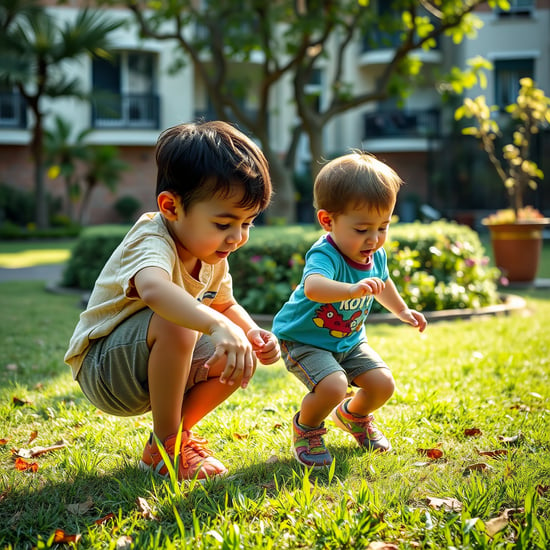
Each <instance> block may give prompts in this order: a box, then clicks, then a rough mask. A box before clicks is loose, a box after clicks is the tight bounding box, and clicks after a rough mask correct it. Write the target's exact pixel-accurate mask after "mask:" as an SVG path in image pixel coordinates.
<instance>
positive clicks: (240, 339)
mask: <svg viewBox="0 0 550 550" xmlns="http://www.w3.org/2000/svg"><path fill="white" fill-rule="evenodd" d="M210 336H211V338H212V341H213V344H214V346H215V351H214V354H213V355H212V357H210V358H209V359H208V361H207V362H206V366H208V367H209V366H211V365H215V364H216V363H217V362H218V361H224V362H225V368H224V369H223V372H222V374H221V375H220V382H221V383H222V384H226V383H227V384H228V385H230V386H232V385H233V384H235V381H236V380H239V378H240V379H241V387H243V388H246V386H247V385H248V382H249V381H250V379H251V378H252V375H253V374H254V369H255V368H256V357H255V356H254V353H253V352H252V346H251V344H250V342H249V341H248V340H247V339H246V336H245V334H244V332H243V331H242V330H241V329H240V328H239V327H238V326H237V325H234V324H233V323H227V324H225V323H219V324H217V325H216V327H214V329H213V330H212V332H211V333H210Z"/></svg>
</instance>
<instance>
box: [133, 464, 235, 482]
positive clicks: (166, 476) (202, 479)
mask: <svg viewBox="0 0 550 550" xmlns="http://www.w3.org/2000/svg"><path fill="white" fill-rule="evenodd" d="M138 468H139V469H140V470H142V471H144V472H151V473H152V474H154V475H156V476H158V477H161V478H162V479H170V474H168V473H166V474H159V473H158V472H157V471H155V469H154V468H151V466H149V464H146V463H145V462H143V460H140V461H139V464H138ZM228 473H229V470H225V472H221V473H219V474H214V475H213V476H206V477H198V478H196V480H195V481H198V482H199V483H204V482H205V481H208V480H209V479H215V478H217V477H225V476H226V475H227V474H228ZM182 481H193V479H191V478H190V479H184V480H182ZM182 481H180V483H182Z"/></svg>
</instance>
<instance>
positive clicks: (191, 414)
mask: <svg viewBox="0 0 550 550" xmlns="http://www.w3.org/2000/svg"><path fill="white" fill-rule="evenodd" d="M213 353H214V347H213V346H212V345H211V344H210V343H209V342H208V340H207V339H206V338H201V340H200V341H199V344H198V346H197V348H196V349H195V355H194V356H193V362H195V361H200V362H201V363H203V362H204V361H206V360H207V359H209V358H210V357H211V356H212V354H213ZM224 368H225V364H224V362H223V361H218V363H217V364H214V365H211V366H210V368H209V369H208V374H207V378H206V380H203V381H201V382H198V383H196V384H195V385H193V386H192V387H191V388H190V389H189V390H188V391H187V392H186V393H185V396H184V398H183V406H182V408H181V419H182V423H183V428H184V429H185V430H191V428H192V427H193V426H194V425H195V424H197V422H199V421H200V420H201V419H202V418H204V417H205V416H206V415H207V414H208V413H209V412H211V411H213V410H214V409H215V408H216V407H217V406H218V405H220V404H221V403H223V402H224V401H225V400H226V399H227V398H228V397H229V396H230V395H231V394H232V393H234V392H235V391H236V390H238V389H239V388H240V379H237V380H235V381H234V383H233V384H232V385H229V384H222V383H220V376H221V374H222V372H223V370H224Z"/></svg>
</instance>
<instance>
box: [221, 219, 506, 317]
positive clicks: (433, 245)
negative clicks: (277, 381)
mask: <svg viewBox="0 0 550 550" xmlns="http://www.w3.org/2000/svg"><path fill="white" fill-rule="evenodd" d="M320 235H321V231H320V230H318V229H315V228H310V227H306V228H304V227H292V228H286V229H284V230H279V228H278V229H277V240H276V241H275V239H274V238H273V229H272V228H258V229H255V230H254V235H253V237H254V238H251V240H250V242H249V243H248V244H247V245H246V246H245V247H243V248H241V249H240V250H238V251H237V252H236V253H235V254H233V255H231V256H230V259H229V261H230V265H231V273H232V275H233V280H234V286H235V289H234V291H235V297H236V298H237V300H238V301H239V302H240V303H241V304H242V305H243V306H244V307H245V308H246V309H248V310H249V311H253V312H255V313H269V314H274V313H276V312H277V311H278V310H279V309H280V307H281V306H282V305H283V303H284V302H285V301H286V300H287V299H288V297H289V295H290V293H291V292H292V290H293V289H294V288H296V286H297V284H298V283H299V281H300V278H301V273H302V268H303V265H304V257H305V253H306V252H307V250H308V249H309V247H310V246H311V244H312V243H313V242H314V241H315V240H316V239H317V238H318V237H319V236H320ZM385 246H386V250H387V252H388V267H389V271H390V274H391V276H392V278H393V280H394V282H395V284H396V285H397V287H398V289H399V291H400V292H401V294H402V296H403V298H404V299H405V301H406V302H407V303H408V304H409V305H410V306H411V307H414V308H415V309H418V310H428V311H437V310H443V309H451V308H476V307H483V306H487V305H490V304H496V303H498V301H499V298H498V293H497V287H496V280H497V278H498V271H497V270H496V269H494V268H491V267H489V265H488V264H489V260H488V258H487V257H486V256H485V251H484V248H483V246H482V245H481V243H480V241H479V237H478V235H477V233H475V231H473V230H472V229H470V228H468V227H465V226H459V225H457V224H454V223H447V222H437V223H432V224H430V225H425V224H420V223H414V224H396V225H393V226H392V228H391V230H390V238H389V240H388V242H387V243H386V245H385ZM373 311H375V312H376V311H378V312H379V311H382V307H381V306H380V305H378V304H376V306H375V308H374V310H373Z"/></svg>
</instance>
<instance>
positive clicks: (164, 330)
mask: <svg viewBox="0 0 550 550" xmlns="http://www.w3.org/2000/svg"><path fill="white" fill-rule="evenodd" d="M197 338H198V333H197V332H196V331H194V330H191V329H188V328H185V327H181V326H179V325H176V324H175V323H171V322H170V321H167V320H166V319H163V318H162V317H159V316H158V315H156V314H155V315H153V316H152V318H151V323H150V324H149V331H148V333H147V343H148V344H149V348H152V347H153V346H154V345H155V344H156V345H162V346H163V347H165V348H173V349H174V350H181V351H182V352H183V351H192V350H193V349H194V348H195V345H196V343H197Z"/></svg>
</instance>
